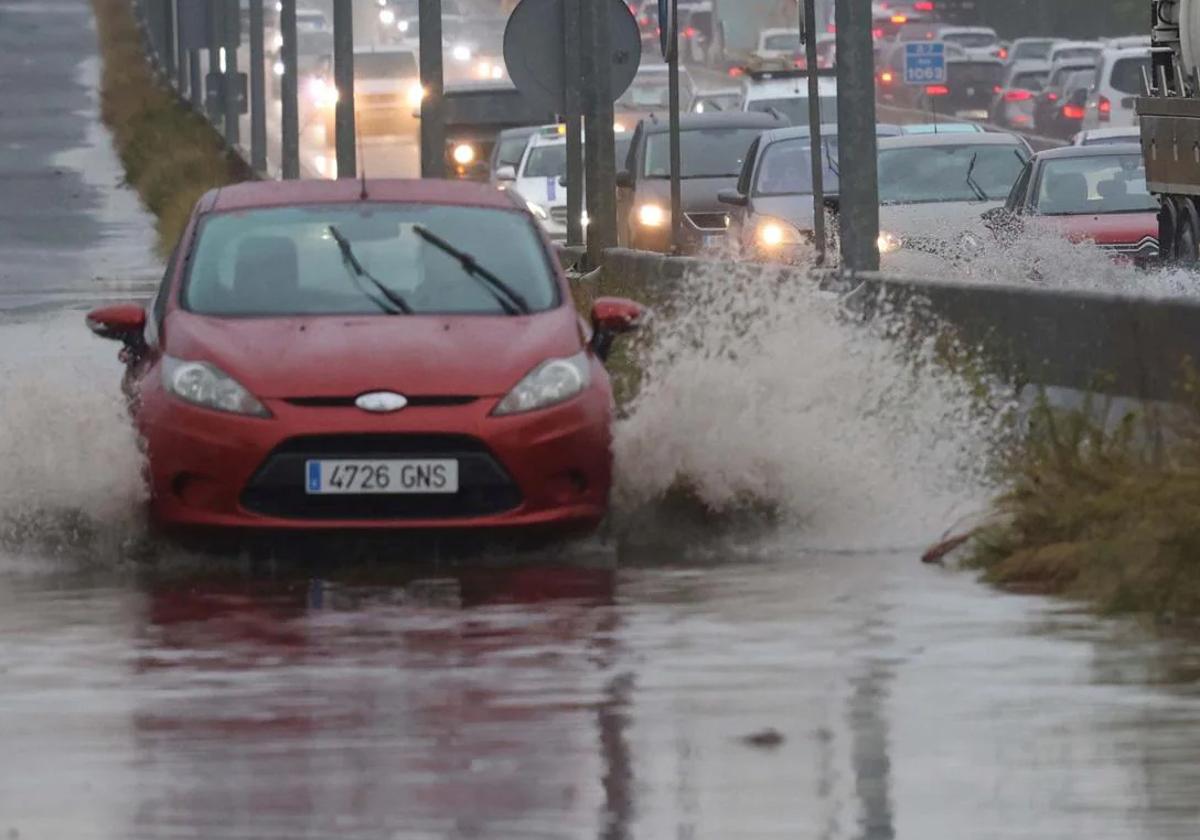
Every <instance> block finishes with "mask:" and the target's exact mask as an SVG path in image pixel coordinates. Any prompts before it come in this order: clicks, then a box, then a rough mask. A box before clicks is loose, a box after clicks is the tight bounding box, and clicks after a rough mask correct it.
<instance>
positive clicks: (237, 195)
mask: <svg viewBox="0 0 1200 840" xmlns="http://www.w3.org/2000/svg"><path fill="white" fill-rule="evenodd" d="M361 196H362V182H361V181H359V180H358V179H350V178H343V179H340V180H326V179H310V180H300V181H245V182H243V183H241V184H234V185H232V186H228V187H221V188H220V189H218V190H214V191H213V192H210V193H209V194H208V195H207V196H206V197H205V199H202V201H205V202H206V204H207V209H208V210H209V211H211V212H218V213H222V212H228V211H234V210H252V209H256V208H266V207H295V206H303V205H311V204H354V203H356V202H359V201H362V200H363V199H362V197H361ZM367 196H368V197H367V199H366V200H367V201H368V202H405V203H413V204H445V205H450V206H459V207H492V208H495V209H498V210H510V209H512V207H513V202H512V199H511V198H510V197H509V196H507V195H505V194H504V193H503V192H501V191H500V190H498V189H496V188H495V187H494V186H491V185H489V184H483V183H476V182H474V181H455V180H403V179H399V178H376V179H372V178H368V179H367Z"/></svg>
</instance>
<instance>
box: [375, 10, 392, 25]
mask: <svg viewBox="0 0 1200 840" xmlns="http://www.w3.org/2000/svg"><path fill="white" fill-rule="evenodd" d="M379 22H380V23H382V24H383V25H384V26H391V25H392V24H393V23H395V22H396V13H395V12H393V11H392V10H391V9H384V10H383V11H381V12H380V13H379Z"/></svg>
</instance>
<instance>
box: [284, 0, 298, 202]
mask: <svg viewBox="0 0 1200 840" xmlns="http://www.w3.org/2000/svg"><path fill="white" fill-rule="evenodd" d="M280 6H281V8H280V12H279V28H280V31H281V34H282V35H283V79H282V80H281V85H280V88H281V96H282V99H283V103H282V104H283V167H282V169H283V177H284V178H287V179H295V178H299V177H300V109H299V102H298V96H299V86H298V84H297V78H296V73H297V70H296V0H280Z"/></svg>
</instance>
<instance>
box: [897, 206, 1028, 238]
mask: <svg viewBox="0 0 1200 840" xmlns="http://www.w3.org/2000/svg"><path fill="white" fill-rule="evenodd" d="M1002 206H1004V202H1003V201H942V202H936V203H931V204H884V205H881V206H880V208H879V230H880V231H881V232H885V233H890V234H892V235H894V236H899V237H901V238H905V239H909V238H914V237H936V238H938V239H942V240H949V239H952V238H954V237H955V236H957V235H958V234H960V233H963V232H965V231H973V232H979V231H984V232H986V228H985V226H984V224H983V219H981V218H980V217H981V216H982V215H983V214H984V213H986V212H987V211H988V210H991V209H992V208H993V207H1002Z"/></svg>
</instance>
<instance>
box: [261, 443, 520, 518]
mask: <svg viewBox="0 0 1200 840" xmlns="http://www.w3.org/2000/svg"><path fill="white" fill-rule="evenodd" d="M314 458H316V459H319V458H453V459H454V460H456V461H458V477H459V490H458V493H456V494H454V495H433V494H431V495H395V496H387V495H378V496H376V495H353V496H316V495H309V494H308V493H307V492H305V462H307V461H308V460H310V459H314ZM520 504H521V492H520V490H519V489H518V488H517V486H516V484H515V483H514V482H513V480H512V477H511V476H510V475H509V474H508V472H507V471H506V470H505V469H504V467H503V466H501V465H500V463H499V462H498V461H497V460H496V458H495V456H493V455H492V453H491V451H490V450H489V449H488V448H487V446H485V445H484V444H483V442H482V441H479V440H477V439H475V438H472V437H467V436H463V435H397V434H378V435H374V434H373V435H313V436H306V437H297V438H291V439H289V440H286V441H284V442H283V443H282V444H280V445H279V446H278V447H276V448H275V450H274V451H272V452H271V454H270V455H268V456H267V458H266V460H265V461H264V462H263V464H262V466H261V467H259V469H258V471H257V472H256V473H255V474H254V477H253V478H251V479H250V482H249V483H248V484H247V485H246V488H245V490H243V491H242V506H243V507H245V508H246V509H247V510H250V511H253V512H255V513H259V514H262V515H264V516H275V517H279V518H283V519H310V520H328V519H366V520H371V519H400V520H403V519H455V518H464V517H472V516H488V515H491V514H497V513H503V512H505V511H508V510H512V509H514V508H516V507H517V506H519V505H520Z"/></svg>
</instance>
